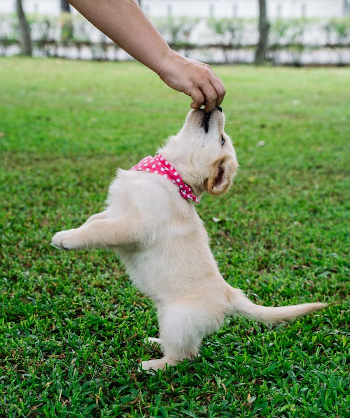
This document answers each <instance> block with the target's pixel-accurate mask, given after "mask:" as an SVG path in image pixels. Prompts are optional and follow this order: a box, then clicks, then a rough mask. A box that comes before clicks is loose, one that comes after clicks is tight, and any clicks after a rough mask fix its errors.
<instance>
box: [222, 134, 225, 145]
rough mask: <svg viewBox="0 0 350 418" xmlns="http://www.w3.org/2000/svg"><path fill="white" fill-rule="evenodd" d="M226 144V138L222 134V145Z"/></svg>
mask: <svg viewBox="0 0 350 418" xmlns="http://www.w3.org/2000/svg"><path fill="white" fill-rule="evenodd" d="M224 145H225V138H224V137H223V136H222V137H221V146H222V147H223V146H224Z"/></svg>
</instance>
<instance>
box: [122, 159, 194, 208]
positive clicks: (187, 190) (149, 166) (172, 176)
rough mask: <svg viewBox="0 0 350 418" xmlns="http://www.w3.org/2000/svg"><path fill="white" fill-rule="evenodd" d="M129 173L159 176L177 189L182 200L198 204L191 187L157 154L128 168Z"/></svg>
mask: <svg viewBox="0 0 350 418" xmlns="http://www.w3.org/2000/svg"><path fill="white" fill-rule="evenodd" d="M130 171H147V172H148V173H155V174H159V175H161V176H163V177H165V178H167V179H168V180H170V181H171V182H172V183H174V184H175V185H176V186H177V187H178V188H179V192H180V195H181V196H182V197H183V198H184V199H188V200H193V201H194V202H195V203H199V200H198V199H197V197H196V196H195V195H194V194H193V192H192V189H191V187H190V186H189V185H188V184H186V183H184V181H183V180H182V178H181V176H180V174H179V173H178V172H177V171H176V170H175V168H174V167H173V166H172V165H171V164H170V163H169V162H168V161H167V160H166V159H165V158H164V157H162V156H161V155H160V154H157V155H156V156H154V157H151V156H148V157H145V158H144V159H142V160H141V161H140V162H139V163H138V164H136V165H135V166H134V167H132V168H130Z"/></svg>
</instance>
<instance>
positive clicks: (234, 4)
mask: <svg viewBox="0 0 350 418" xmlns="http://www.w3.org/2000/svg"><path fill="white" fill-rule="evenodd" d="M96 1H98V0H96ZM344 1H345V0H268V14H269V17H270V18H274V17H277V16H280V17H301V16H303V15H305V16H306V17H320V18H322V17H333V16H342V14H343V2H344ZM348 1H349V0H348ZM23 5H24V8H25V11H26V12H28V13H40V14H54V15H58V14H59V12H60V1H59V0H23ZM142 7H143V9H144V10H145V12H146V13H147V15H149V16H153V17H162V16H168V15H169V14H172V15H173V16H192V17H208V16H214V17H232V16H237V17H244V18H252V17H256V16H257V14H258V0H142ZM14 10H15V1H14V0H0V14H1V13H12V12H14Z"/></svg>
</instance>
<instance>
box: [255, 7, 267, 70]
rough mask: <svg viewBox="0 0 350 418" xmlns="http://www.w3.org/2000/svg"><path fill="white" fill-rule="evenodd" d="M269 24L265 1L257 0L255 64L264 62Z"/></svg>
mask: <svg viewBox="0 0 350 418" xmlns="http://www.w3.org/2000/svg"><path fill="white" fill-rule="evenodd" d="M269 29H270V24H269V22H268V20H267V13H266V0H259V42H258V45H257V48H256V51H255V64H256V65H261V64H263V63H264V62H265V60H266V52H267V46H268V38H269Z"/></svg>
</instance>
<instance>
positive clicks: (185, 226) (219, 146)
mask: <svg viewBox="0 0 350 418" xmlns="http://www.w3.org/2000/svg"><path fill="white" fill-rule="evenodd" d="M224 124H225V118H224V114H223V113H222V110H221V109H220V108H216V109H214V110H213V112H211V113H210V114H209V115H208V114H206V113H205V112H204V111H203V110H191V111H190V112H189V114H188V116H187V118H186V122H185V124H184V126H183V128H182V129H181V130H180V132H179V133H178V134H177V135H176V136H172V137H170V138H169V140H168V142H167V144H166V145H165V146H164V147H163V148H162V149H160V150H159V152H158V154H157V155H156V156H155V157H146V158H144V159H143V160H142V161H140V162H139V163H138V164H137V165H135V166H134V167H133V168H132V169H130V170H129V171H124V170H119V171H118V174H117V177H116V179H115V180H114V181H113V183H112V184H111V186H110V188H109V195H108V200H107V207H106V210H105V211H104V212H102V213H100V214H97V215H93V216H92V217H90V218H89V219H88V221H87V222H86V223H84V224H83V225H82V226H81V227H80V228H77V229H71V230H68V231H61V232H58V233H57V234H56V235H55V236H54V237H53V239H52V244H53V245H54V246H55V247H58V248H63V249H67V250H70V249H83V248H84V249H86V248H88V249H93V248H105V249H111V250H113V251H115V252H117V253H118V254H119V256H120V258H121V260H122V261H123V263H124V264H125V266H126V269H127V271H128V273H129V275H130V278H131V280H132V282H133V284H134V285H135V286H137V287H138V288H139V289H140V290H141V291H142V292H144V293H145V294H146V295H148V296H149V297H150V298H151V299H152V300H153V302H154V303H155V305H156V307H157V312H158V321H159V329H160V344H161V347H162V351H163V353H164V357H163V358H161V359H157V360H150V361H145V362H143V363H142V367H143V369H145V370H148V369H154V370H157V369H162V368H164V367H165V365H166V364H169V365H175V364H177V363H178V362H181V361H182V360H184V359H191V358H194V357H195V356H196V355H197V354H198V351H199V346H200V343H201V341H202V339H203V337H204V336H206V335H208V334H210V333H212V332H215V331H217V330H218V329H219V328H220V326H221V324H222V322H223V320H224V318H225V316H227V315H237V314H239V315H244V316H247V317H249V318H253V319H256V320H258V321H262V322H270V323H276V322H282V321H286V320H291V319H293V318H296V317H299V316H302V315H306V314H308V313H311V312H314V311H316V310H318V309H321V308H323V307H325V306H326V305H325V304H323V303H307V304H302V305H294V306H285V307H276V308H272V307H263V306H258V305H255V304H254V303H253V302H251V301H250V300H249V299H247V298H246V297H245V296H244V294H243V293H242V292H241V291H240V290H239V289H234V288H232V287H231V286H229V285H228V284H227V283H226V282H225V281H224V279H223V278H222V276H221V274H220V272H219V270H218V267H217V264H216V262H215V259H214V257H213V255H212V254H211V251H210V248H209V239H208V236H207V233H206V230H205V228H204V226H203V223H202V221H201V219H200V218H199V216H198V214H197V212H196V210H195V207H194V203H199V199H200V197H201V195H202V193H203V192H205V191H206V192H209V193H211V194H213V195H220V194H223V193H224V192H226V191H227V190H228V188H229V186H230V185H231V182H232V178H233V176H234V174H235V172H236V169H237V166H238V164H237V159H236V154H235V150H234V148H233V145H232V143H231V141H230V138H229V137H228V136H227V134H226V133H225V132H224Z"/></svg>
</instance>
